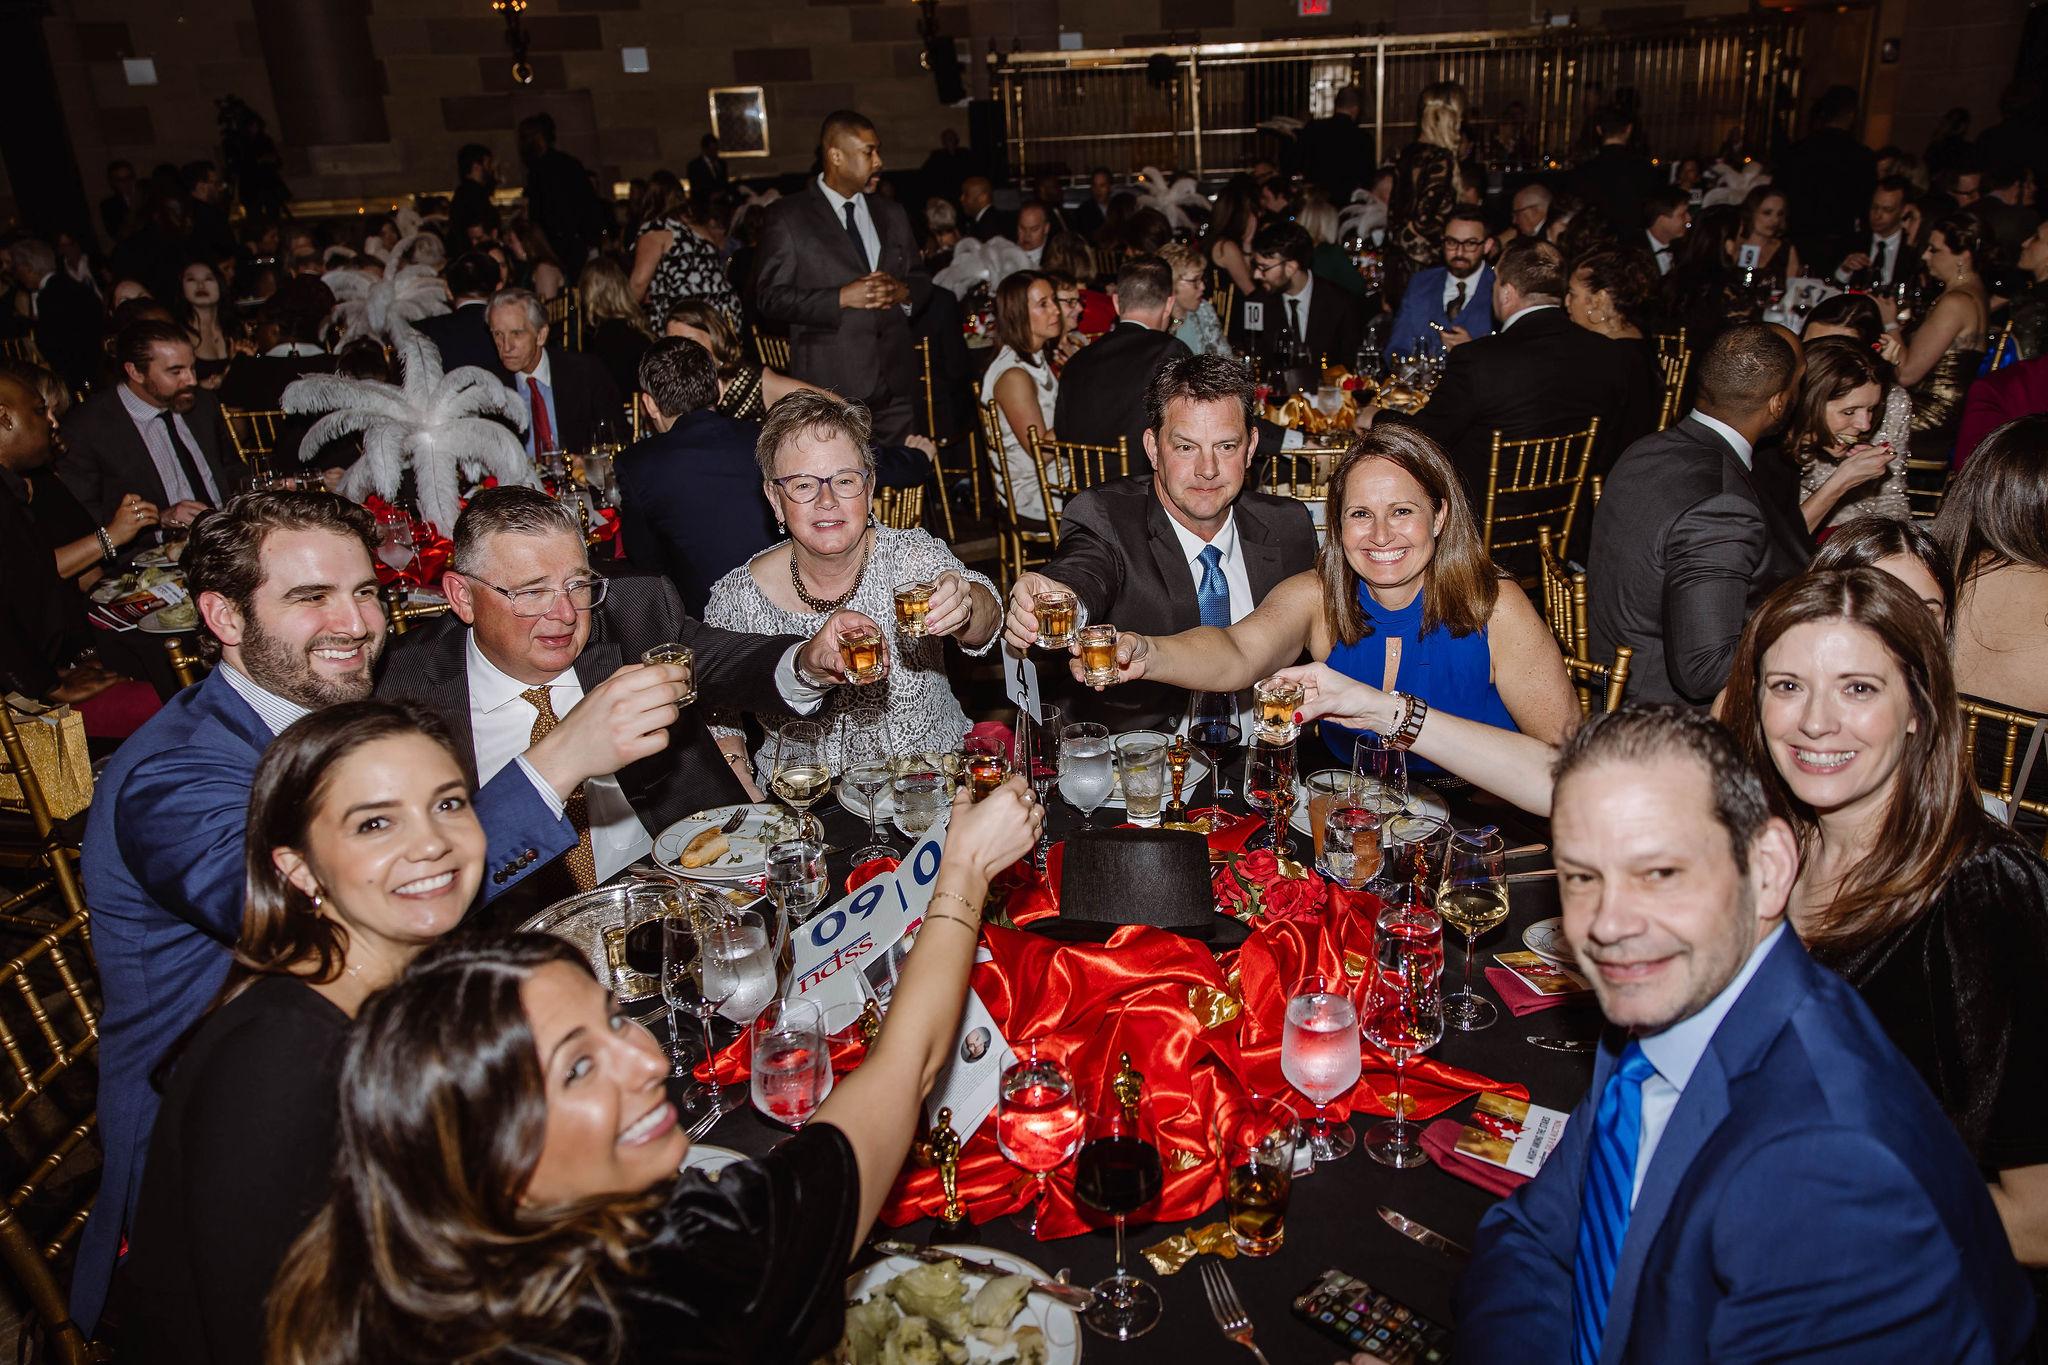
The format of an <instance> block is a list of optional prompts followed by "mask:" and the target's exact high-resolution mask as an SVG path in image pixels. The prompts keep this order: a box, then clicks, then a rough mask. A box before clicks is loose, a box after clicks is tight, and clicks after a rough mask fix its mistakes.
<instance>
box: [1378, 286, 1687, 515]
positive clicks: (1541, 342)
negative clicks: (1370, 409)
mask: <svg viewBox="0 0 2048 1365" xmlns="http://www.w3.org/2000/svg"><path fill="white" fill-rule="evenodd" d="M1627 345H1628V343H1626V342H1620V341H1610V340H1609V339H1608V338H1606V337H1603V336H1601V335H1599V334H1598V333H1597V332H1591V331H1588V330H1587V329H1586V328H1584V327H1581V326H1579V325H1578V324H1577V323H1574V322H1573V321H1572V320H1571V319H1570V318H1569V317H1566V316H1565V311H1564V309H1562V308H1546V309H1544V310H1542V311H1541V312H1537V313H1525V314H1523V315H1522V316H1521V317H1520V318H1519V319H1518V320H1517V321H1516V322H1515V325H1514V326H1512V327H1510V328H1508V329H1507V330H1506V331H1505V332H1495V333H1494V334H1493V335H1491V336H1485V337H1480V338H1479V339H1478V340H1476V341H1470V342H1467V343H1466V344H1465V345H1463V346H1456V347H1453V348H1452V349H1451V353H1450V355H1449V356H1448V357H1447V358H1446V360H1445V362H1444V376H1443V378H1442V379H1441V380H1440V381H1438V383H1437V386H1436V391H1435V392H1434V393H1432V394H1431V395H1430V398H1429V404H1428V406H1426V407H1424V408H1423V409H1422V411H1420V412H1418V413H1416V414H1414V415H1413V416H1410V417H1399V418H1390V417H1382V418H1381V419H1380V420H1382V421H1396V420H1398V421H1402V422H1405V423H1407V424H1408V425H1409V426H1412V427H1415V428H1417V429H1418V430H1420V431H1422V432H1423V433H1424V434H1426V435H1427V436H1428V437H1429V438H1430V439H1431V440H1433V441H1435V442H1436V443H1437V444H1438V445H1440V446H1442V447H1443V448H1444V453H1445V454H1447V455H1449V456H1450V457H1451V463H1452V464H1454V465H1456V466H1457V469H1458V475H1459V477H1460V478H1462V479H1463V480H1464V481H1465V491H1466V493H1467V494H1469V495H1470V496H1471V498H1472V505H1473V507H1474V508H1475V509H1477V508H1479V507H1481V506H1482V505H1483V502H1484V499H1485V497H1486V471H1487V466H1488V464H1489V462H1490V461H1491V459H1492V453H1493V433H1494V432H1495V431H1500V432H1502V433H1503V434H1505V435H1506V436H1507V437H1508V438H1509V439H1515V438H1519V437H1529V436H1559V435H1563V434H1564V433H1565V432H1568V431H1579V430H1583V429H1584V428H1585V426H1586V424H1587V419H1588V418H1592V417H1598V418H1599V419H1600V425H1601V427H1602V428H1603V429H1605V428H1610V427H1612V426H1613V425H1615V423H1616V421H1617V419H1620V421H1621V422H1622V423H1623V424H1624V425H1633V424H1636V423H1640V422H1641V421H1642V419H1641V417H1640V413H1641V410H1642V409H1643V408H1644V407H1645V406H1648V408H1649V412H1650V415H1651V418H1652V420H1654V417H1655V413H1656V407H1655V406H1654V404H1655V402H1656V395H1655V393H1654V392H1651V393H1644V392H1640V391H1639V390H1640V389H1641V386H1642V384H1643V383H1644V382H1645V377H1644V374H1643V371H1642V368H1641V362H1640V359H1639V358H1638V357H1637V356H1636V355H1634V354H1632V353H1627V352H1626V350H1625V348H1626V346H1627ZM1642 425H1643V426H1644V427H1645V428H1647V426H1648V425H1649V423H1642ZM1605 436H1606V431H1605V430H1603V432H1602V437H1603V439H1602V440H1601V443H1600V445H1601V449H1600V450H1596V451H1595V452H1594V456H1593V459H1594V466H1595V468H1596V469H1598V468H1599V467H1600V465H1601V463H1602V460H1601V454H1602V451H1604V450H1606V449H1610V448H1611V449H1614V450H1617V451H1618V450H1620V449H1621V447H1620V446H1612V447H1610V446H1609V444H1608V442H1607V441H1606V439H1604V438H1605Z"/></svg>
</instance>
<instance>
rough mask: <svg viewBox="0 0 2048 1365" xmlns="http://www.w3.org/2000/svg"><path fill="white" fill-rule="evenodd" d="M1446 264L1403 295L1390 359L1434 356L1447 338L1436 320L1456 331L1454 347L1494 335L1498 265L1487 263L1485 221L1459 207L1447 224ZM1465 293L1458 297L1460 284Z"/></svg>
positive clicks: (1389, 349)
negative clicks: (1396, 356) (1495, 272)
mask: <svg viewBox="0 0 2048 1365" xmlns="http://www.w3.org/2000/svg"><path fill="white" fill-rule="evenodd" d="M1443 251H1444V263H1443V264H1442V265H1433V266H1431V267H1430V268H1429V269H1427V270H1423V271H1418V272H1417V273H1416V275H1415V278H1413V279H1411V280H1409V281H1408V292H1407V293H1405V294H1403V295H1402V296H1401V309H1400V311H1399V312H1397V313H1395V314H1394V327H1393V330H1392V331H1390V332H1389V333H1388V334H1387V353H1388V354H1389V355H1434V354H1436V353H1437V352H1438V351H1441V350H1442V349H1443V348H1444V338H1443V337H1442V336H1441V334H1439V333H1438V332H1437V330H1436V328H1434V327H1431V326H1430V325H1429V324H1431V323H1432V322H1434V323H1436V324H1438V325H1439V326H1441V327H1444V328H1446V329H1448V330H1450V331H1451V332H1452V333H1454V338H1453V344H1456V343H1457V342H1462V341H1470V340H1472V339H1473V338H1474V337H1483V336H1488V335H1491V334H1492V332H1493V267H1492V266H1490V265H1488V264H1487V263H1486V219H1484V218H1482V217H1481V216H1480V214H1479V210H1477V209H1471V208H1457V209H1452V210H1451V216H1450V217H1449V218H1448V219H1446V220H1445V221H1444V239H1443ZM1461 285H1462V286H1463V287H1464V293H1463V294H1462V295H1460V294H1459V292H1458V290H1459V286H1461Z"/></svg>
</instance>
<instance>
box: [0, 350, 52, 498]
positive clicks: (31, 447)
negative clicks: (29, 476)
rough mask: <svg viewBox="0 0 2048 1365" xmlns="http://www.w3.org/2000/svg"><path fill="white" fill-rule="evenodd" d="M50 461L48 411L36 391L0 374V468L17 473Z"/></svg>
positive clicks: (25, 471)
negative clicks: (2, 466)
mask: <svg viewBox="0 0 2048 1365" xmlns="http://www.w3.org/2000/svg"><path fill="white" fill-rule="evenodd" d="M49 462H50V409H49V407H48V405H47V404H45V403H44V402H43V396H42V395H41V394H40V393H37V392H36V390H35V388H34V387H33V386H32V385H30V384H28V383H26V382H24V381H23V380H21V379H18V378H16V377H15V376H14V375H11V374H5V373H0V465H5V466H6V467H7V468H9V469H11V470H13V471H14V472H15V473H17V474H23V473H27V472H28V471H29V470H31V469H41V468H42V467H43V466H44V465H46V464H48V463H49Z"/></svg>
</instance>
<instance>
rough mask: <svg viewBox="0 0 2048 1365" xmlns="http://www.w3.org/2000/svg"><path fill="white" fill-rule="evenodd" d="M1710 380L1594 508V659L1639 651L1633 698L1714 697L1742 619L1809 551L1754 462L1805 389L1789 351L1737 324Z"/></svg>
mask: <svg viewBox="0 0 2048 1365" xmlns="http://www.w3.org/2000/svg"><path fill="white" fill-rule="evenodd" d="M1699 377H1700V378H1699V398H1698V401H1697V403H1696V404H1695V406H1694V408H1693V410H1692V411H1691V412H1690V413H1688V414H1686V416H1685V419H1684V420H1683V421H1680V422H1678V423H1676V424H1675V425H1673V426H1672V427H1671V428H1670V429H1669V430H1667V431H1660V432H1656V433H1654V434H1652V435H1649V436H1645V437H1644V438H1643V439H1642V440H1640V441H1637V442H1636V443H1635V444H1634V445H1632V446H1630V447H1629V448H1628V451H1627V452H1626V453H1625V454H1624V455H1623V456H1622V457H1621V460H1620V461H1619V462H1618V463H1617V464H1616V465H1615V466H1614V470H1613V472H1612V473H1610V474H1609V475H1608V476H1607V487H1606V491H1605V493H1603V494H1602V495H1601V498H1600V505H1599V506H1598V507H1597V508H1595V509H1594V512H1593V548H1592V554H1591V556H1590V558H1589V560H1588V562H1587V566H1586V579H1587V583H1588V584H1589V585H1590V591H1591V598H1590V602H1589V607H1590V611H1589V615H1588V624H1589V625H1590V627H1591V630H1592V649H1593V657H1594V658H1595V659H1599V660H1601V661H1603V662H1604V661H1606V660H1610V659H1612V658H1613V657H1614V650H1615V647H1616V646H1618V645H1628V646H1630V647H1631V648H1632V649H1634V650H1635V663H1634V666H1633V667H1632V668H1631V669H1630V670H1629V675H1628V698H1629V700H1631V701H1676V702H1689V703H1691V704H1692V705H1695V706H1704V705H1706V704H1707V703H1708V702H1711V701H1712V700H1713V699H1714V694H1715V693H1717V692H1719V691H1720V690H1721V687H1722V685H1723V684H1724V683H1726V682H1727V681H1728V664H1729V661H1730V660H1731V659H1733V658H1734V656H1735V645H1736V641H1737V640H1739V639H1740V638H1741V636H1742V627H1743V623H1744V622H1746V621H1747V620H1748V619H1749V618H1750V616H1751V615H1752V614H1753V613H1754V612H1755V611H1756V609H1757V606H1758V605H1759V604H1760V603H1761V602H1762V601H1763V599H1764V598H1765V597H1767V596H1769V595H1770V592H1771V590H1772V589H1773V588H1776V587H1777V586H1778V585H1779V584H1780V583H1782V582H1784V581H1785V580H1786V579H1788V578H1791V577H1792V576H1793V575H1795V574H1797V573H1799V572H1801V571H1802V570H1803V569H1805V567H1806V562H1807V558H1808V556H1809V553H1810V552H1809V550H1808V544H1809V542H1808V541H1807V539H1806V528H1805V526H1804V525H1803V524H1800V523H1799V512H1798V509H1797V508H1796V507H1793V506H1791V505H1789V504H1786V503H1784V502H1782V500H1780V499H1778V498H1775V497H1772V496H1770V495H1768V494H1767V493H1766V492H1764V491H1763V490H1762V489H1761V487H1760V485H1759V482H1758V477H1757V474H1756V472H1755V468H1754V461H1755V458H1756V447H1757V445H1758V443H1759V442H1761V441H1762V440H1763V439H1764V438H1765V437H1766V436H1768V435H1770V434H1771V433H1772V432H1774V431H1776V430H1777V429H1778V428H1779V427H1780V426H1782V425H1783V424H1784V420H1785V414H1786V412H1787V411H1788V410H1789V409H1790V408H1791V405H1792V400H1793V398H1794V396H1795V395H1796V394H1797V393H1798V388H1799V358H1798V356H1797V354H1796V353H1795V352H1794V351H1793V349H1792V346H1791V345H1790V343H1788V342H1787V341H1786V340H1785V339H1784V338H1783V337H1782V336H1780V335H1778V333H1777V332H1776V331H1774V330H1773V329H1772V328H1771V327H1769V326H1767V325H1766V324H1763V323H1755V322H1752V323H1745V324H1743V325H1741V326H1737V327H1731V328H1729V329H1728V330H1727V331H1725V332H1723V333H1722V334H1721V335H1720V336H1719V337H1717V338H1715V340H1714V344H1713V346H1712V347H1711V348H1709V349H1708V351H1707V353H1706V354H1705V355H1704V356H1702V357H1701V358H1700V361H1699Z"/></svg>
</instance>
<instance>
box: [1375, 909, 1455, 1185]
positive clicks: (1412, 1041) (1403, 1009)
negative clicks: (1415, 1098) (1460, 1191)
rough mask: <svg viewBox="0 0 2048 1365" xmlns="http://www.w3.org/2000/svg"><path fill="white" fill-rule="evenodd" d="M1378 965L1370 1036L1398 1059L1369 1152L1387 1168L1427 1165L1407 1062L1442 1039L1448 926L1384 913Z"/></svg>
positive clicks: (1420, 916)
mask: <svg viewBox="0 0 2048 1365" xmlns="http://www.w3.org/2000/svg"><path fill="white" fill-rule="evenodd" d="M1377 934H1378V937H1377V943H1376V945H1375V948H1374V962H1373V966H1372V970H1371V972H1370V973H1369V980H1368V981H1367V983H1366V993H1365V1036H1366V1037H1367V1038H1368V1039H1369V1040H1371V1042H1372V1045H1373V1046H1374V1047H1376V1048H1378V1049H1379V1050H1380V1051H1382V1052H1384V1053H1386V1054H1387V1055H1388V1056H1389V1057H1392V1058H1393V1059H1394V1117H1392V1118H1390V1119H1387V1120H1386V1121H1385V1122H1382V1123H1376V1124H1374V1125H1373V1126H1372V1127H1371V1128H1369V1129H1368V1130H1366V1134H1365V1151H1366V1155H1368V1156H1370V1157H1371V1158H1372V1159H1373V1160H1374V1161H1377V1162H1379V1163H1380V1164H1381V1165H1383V1166H1392V1167H1395V1168H1396V1169H1405V1168H1407V1167H1409V1166H1423V1165H1427V1164H1428V1163H1429V1153H1427V1152H1425V1151H1424V1150H1423V1149H1422V1144H1421V1143H1420V1142H1418V1141H1416V1129H1415V1125H1413V1124H1411V1123H1409V1122H1408V1089H1407V1077H1408V1059H1409V1057H1411V1056H1412V1055H1414V1054H1415V1053H1418V1052H1427V1051H1428V1050H1429V1049H1430V1048H1433V1047H1435V1046H1436V1045H1437V1043H1438V1042H1440V1041H1441V1040H1442V1039H1443V1036H1444V1004H1443V990H1442V985H1441V982H1440V980H1439V978H1440V977H1441V976H1442V975H1443V970H1444V922H1443V921H1442V920H1440V919H1438V918H1437V916H1436V913H1435V912H1434V911H1432V910H1429V909H1426V908H1425V907H1423V906H1421V905H1417V904H1414V903H1412V902H1411V903H1409V904H1407V905H1390V906H1388V907H1387V908H1386V909H1385V910H1383V911H1381V912H1380V917H1379V924H1378V925H1377Z"/></svg>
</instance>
